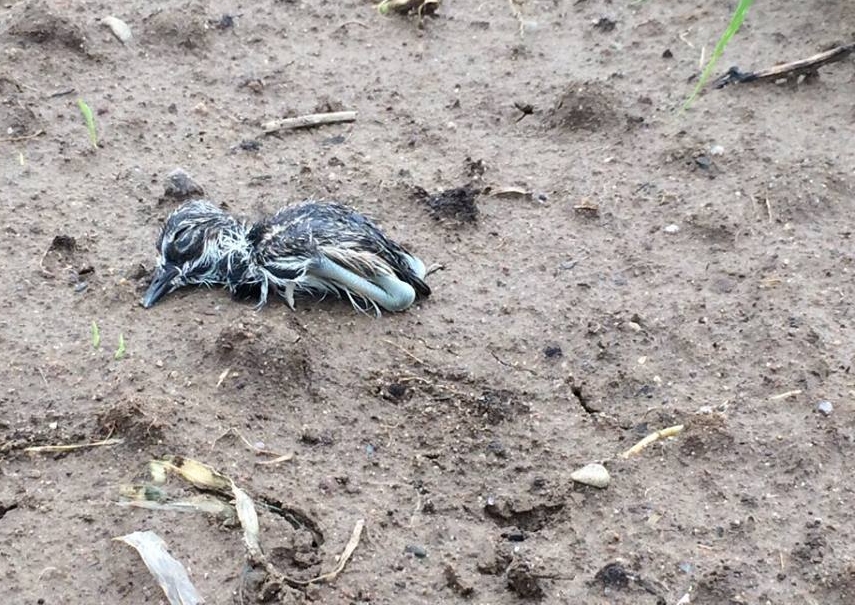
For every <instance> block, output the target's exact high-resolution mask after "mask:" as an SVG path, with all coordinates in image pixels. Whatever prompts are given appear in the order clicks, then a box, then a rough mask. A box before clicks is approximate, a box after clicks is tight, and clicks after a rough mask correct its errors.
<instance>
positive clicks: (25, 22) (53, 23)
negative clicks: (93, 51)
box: [7, 0, 89, 55]
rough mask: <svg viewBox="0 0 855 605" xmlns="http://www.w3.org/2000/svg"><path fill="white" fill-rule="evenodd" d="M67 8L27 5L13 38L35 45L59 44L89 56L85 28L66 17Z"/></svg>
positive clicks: (38, 0)
mask: <svg viewBox="0 0 855 605" xmlns="http://www.w3.org/2000/svg"><path fill="white" fill-rule="evenodd" d="M63 12H64V6H63V5H62V4H59V3H53V2H51V3H49V2H47V1H44V0H36V1H34V2H27V3H26V5H25V8H24V10H23V12H21V13H20V14H19V15H18V17H17V18H15V19H14V20H13V21H12V23H11V24H10V25H9V29H8V30H7V31H8V32H9V34H10V35H12V36H16V37H19V38H22V39H24V40H27V41H30V42H33V43H35V44H50V43H55V44H58V45H60V46H64V47H66V48H69V49H71V50H73V51H75V52H78V53H81V54H84V55H85V54H88V52H89V51H88V40H87V38H86V35H85V34H84V32H83V28H82V27H81V26H80V25H78V24H77V23H75V22H74V21H72V20H71V19H70V18H69V17H67V16H65V15H64V14H63Z"/></svg>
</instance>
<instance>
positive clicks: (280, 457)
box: [211, 427, 294, 464]
mask: <svg viewBox="0 0 855 605" xmlns="http://www.w3.org/2000/svg"><path fill="white" fill-rule="evenodd" d="M229 435H235V436H237V438H238V439H240V440H241V441H243V442H244V445H246V447H248V448H249V449H251V450H252V451H253V452H255V454H256V455H257V456H276V458H274V459H273V460H262V461H260V462H256V464H276V463H277V462H285V461H287V460H291V459H292V458H293V457H294V454H293V453H288V454H280V453H279V452H274V451H272V450H268V449H265V448H263V447H258V446H256V445H253V444H252V443H250V442H249V441H248V440H247V439H246V437H244V436H243V435H241V434H240V433H239V432H238V430H237V429H236V428H234V427H232V428H230V429H229V430H227V431H226V432H225V433H223V434H222V435H220V436H219V437H217V438H216V439H214V443H212V444H211V449H214V446H216V445H217V442H218V441H219V440H220V439H222V438H224V437H227V436H229Z"/></svg>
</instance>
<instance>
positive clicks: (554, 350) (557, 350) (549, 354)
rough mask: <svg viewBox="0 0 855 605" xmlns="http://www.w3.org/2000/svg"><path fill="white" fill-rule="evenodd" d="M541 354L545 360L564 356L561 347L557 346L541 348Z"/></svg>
mask: <svg viewBox="0 0 855 605" xmlns="http://www.w3.org/2000/svg"><path fill="white" fill-rule="evenodd" d="M543 354H544V355H545V356H546V358H547V359H554V358H556V357H561V356H563V355H564V351H562V350H561V347H559V346H558V345H548V346H546V347H544V348H543Z"/></svg>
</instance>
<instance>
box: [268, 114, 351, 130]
mask: <svg viewBox="0 0 855 605" xmlns="http://www.w3.org/2000/svg"><path fill="white" fill-rule="evenodd" d="M355 120H356V112H355V111H333V112H330V113H313V114H308V115H304V116H297V117H296V118H283V119H281V120H271V121H269V122H265V123H264V124H262V125H261V128H262V129H263V130H264V134H273V133H275V132H279V131H282V130H294V129H297V128H311V127H314V126H321V125H323V124H338V123H340V122H353V121H355Z"/></svg>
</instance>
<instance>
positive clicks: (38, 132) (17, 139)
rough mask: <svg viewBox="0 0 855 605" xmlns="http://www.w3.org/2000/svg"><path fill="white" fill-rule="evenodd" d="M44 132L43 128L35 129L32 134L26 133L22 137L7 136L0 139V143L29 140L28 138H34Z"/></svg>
mask: <svg viewBox="0 0 855 605" xmlns="http://www.w3.org/2000/svg"><path fill="white" fill-rule="evenodd" d="M44 133H45V131H44V130H37V131H36V132H34V133H33V134H28V135H25V136H22V137H9V138H8V139H0V143H18V142H20V141H29V140H30V139H35V138H36V137H40V136H42V135H43V134H44Z"/></svg>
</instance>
